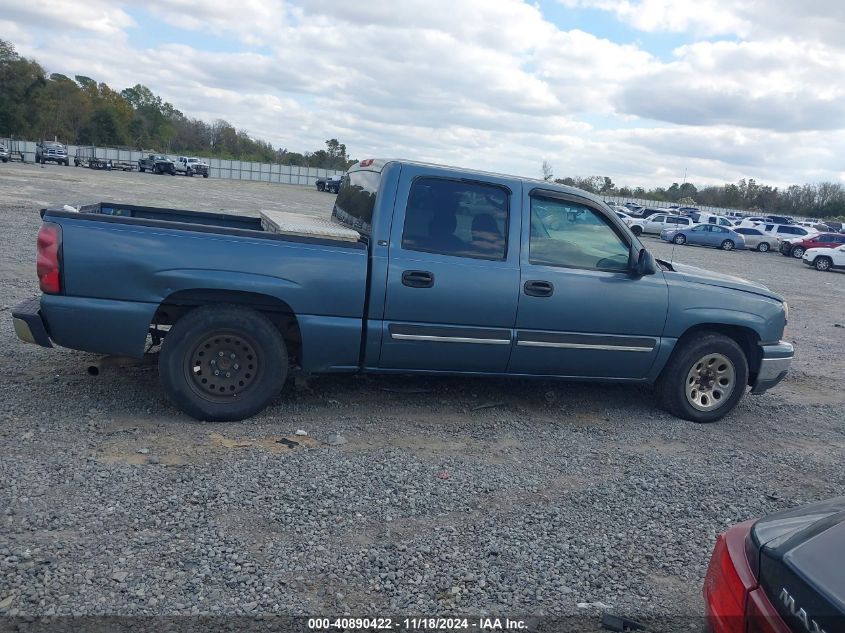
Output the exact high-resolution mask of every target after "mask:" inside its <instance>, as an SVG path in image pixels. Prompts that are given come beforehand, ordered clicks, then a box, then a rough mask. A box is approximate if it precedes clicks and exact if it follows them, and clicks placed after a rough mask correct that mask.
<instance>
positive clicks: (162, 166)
mask: <svg viewBox="0 0 845 633" xmlns="http://www.w3.org/2000/svg"><path fill="white" fill-rule="evenodd" d="M138 170H139V171H141V172H144V171H150V172H152V173H154V174H170V175H171V176H175V175H176V165H175V163H174V162H173V160H172V159H170V158H169V157H167V156H165V155H164V154H147V155H146V156H144V157H143V158H140V159H138Z"/></svg>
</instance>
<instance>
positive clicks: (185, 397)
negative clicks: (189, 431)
mask: <svg viewBox="0 0 845 633" xmlns="http://www.w3.org/2000/svg"><path fill="white" fill-rule="evenodd" d="M287 373H288V354H287V348H286V347H285V342H284V340H283V339H282V336H281V334H280V333H279V330H278V329H277V328H276V327H275V326H274V325H273V323H271V322H270V320H269V319H268V318H267V317H266V316H264V315H263V314H261V313H260V312H256V311H255V310H252V309H249V308H243V307H239V306H234V305H211V306H202V307H199V308H197V309H195V310H193V311H192V312H190V313H189V314H187V315H185V316H184V317H183V318H182V319H181V320H179V321H177V322H176V325H174V326H173V327H172V328H171V330H170V332H168V334H167V336H166V337H165V339H164V343H163V345H162V348H161V356H160V358H159V374H160V377H161V383H162V386H163V387H164V390H165V392H166V393H167V395H168V397H169V398H170V400H171V401H172V402H173V403H174V404H176V406H178V407H179V408H180V409H181V410H182V411H184V412H185V413H187V414H188V415H190V416H191V417H194V418H196V419H198V420H209V421H218V420H242V419H244V418H248V417H250V416H252V415H255V414H256V413H258V412H259V411H261V410H262V409H264V408H265V407H266V406H267V405H268V404H269V403H270V402H271V401H272V400H273V398H275V397H276V396H277V395H278V393H279V392H280V391H281V390H282V387H283V386H284V384H285V380H286V379H287Z"/></svg>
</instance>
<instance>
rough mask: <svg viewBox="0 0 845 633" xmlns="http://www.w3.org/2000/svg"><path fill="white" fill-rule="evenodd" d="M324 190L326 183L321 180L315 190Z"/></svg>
mask: <svg viewBox="0 0 845 633" xmlns="http://www.w3.org/2000/svg"><path fill="white" fill-rule="evenodd" d="M325 190H326V184H325V183H323V182H318V183H317V191H325Z"/></svg>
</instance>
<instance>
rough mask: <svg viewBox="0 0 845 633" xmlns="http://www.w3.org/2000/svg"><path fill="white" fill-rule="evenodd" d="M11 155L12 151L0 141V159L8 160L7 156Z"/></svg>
mask: <svg viewBox="0 0 845 633" xmlns="http://www.w3.org/2000/svg"><path fill="white" fill-rule="evenodd" d="M11 157H12V153H11V152H10V151H9V148H8V147H6V146H5V145H3V144H2V143H0V161H3V162H4V163H8V162H9V158H11Z"/></svg>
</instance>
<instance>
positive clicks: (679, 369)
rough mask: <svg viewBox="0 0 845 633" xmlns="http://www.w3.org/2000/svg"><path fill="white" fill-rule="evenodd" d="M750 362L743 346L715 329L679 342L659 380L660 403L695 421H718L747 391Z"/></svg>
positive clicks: (663, 406) (674, 412) (665, 407)
mask: <svg viewBox="0 0 845 633" xmlns="http://www.w3.org/2000/svg"><path fill="white" fill-rule="evenodd" d="M747 383H748V361H747V360H746V358H745V354H744V353H743V351H742V349H741V348H740V346H739V345H738V344H737V343H736V341H734V340H733V339H731V338H728V337H727V336H724V335H722V334H718V333H716V332H703V333H701V334H698V335H695V337H694V338H689V339H687V340H686V341H683V342H681V343H679V347H678V348H676V349H675V351H674V352H673V353H672V357H671V358H670V359H669V362H668V363H667V364H666V367H664V368H663V372H662V373H661V374H660V378H659V379H658V381H657V385H656V388H657V395H658V398H659V402H660V406H661V407H662V408H664V409H665V410H666V411H668V412H669V413H672V414H673V415H676V416H678V417H679V418H683V419H685V420H690V421H692V422H715V421H716V420H720V419H722V418H723V417H724V416H725V415H727V414H728V413H729V412H730V411H731V410H732V409H733V408H734V407H735V406H736V404H737V403H738V402H739V400H740V398H742V395H743V394H744V393H745V385H746V384H747Z"/></svg>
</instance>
